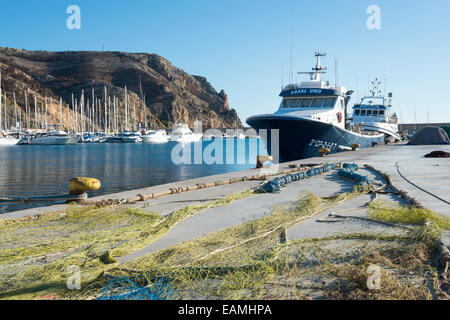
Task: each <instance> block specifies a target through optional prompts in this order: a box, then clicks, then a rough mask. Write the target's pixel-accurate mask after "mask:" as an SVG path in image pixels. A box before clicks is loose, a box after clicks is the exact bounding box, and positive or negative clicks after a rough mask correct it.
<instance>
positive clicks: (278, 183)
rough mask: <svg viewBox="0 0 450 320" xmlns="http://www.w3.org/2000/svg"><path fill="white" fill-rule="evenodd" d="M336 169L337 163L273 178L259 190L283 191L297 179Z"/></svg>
mask: <svg viewBox="0 0 450 320" xmlns="http://www.w3.org/2000/svg"><path fill="white" fill-rule="evenodd" d="M334 169H336V165H335V164H327V165H325V166H323V167H320V168H314V169H310V170H308V171H302V172H296V173H291V174H287V175H285V176H282V177H280V178H276V179H273V180H270V181H268V182H266V183H264V184H263V185H262V186H261V187H260V188H259V190H258V191H259V192H269V193H273V192H279V191H281V189H283V188H284V187H285V186H286V185H288V184H289V183H292V182H295V181H300V180H303V179H306V178H310V177H313V176H316V175H319V174H322V173H324V172H329V171H331V170H334Z"/></svg>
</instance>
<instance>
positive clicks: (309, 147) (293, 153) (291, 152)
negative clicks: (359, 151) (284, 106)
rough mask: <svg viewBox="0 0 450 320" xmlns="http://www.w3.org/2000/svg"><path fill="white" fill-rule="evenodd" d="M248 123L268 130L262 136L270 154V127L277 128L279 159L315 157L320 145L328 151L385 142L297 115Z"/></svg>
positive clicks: (284, 160) (264, 118) (252, 119)
mask: <svg viewBox="0 0 450 320" xmlns="http://www.w3.org/2000/svg"><path fill="white" fill-rule="evenodd" d="M247 123H248V124H249V125H250V126H251V127H252V128H254V129H255V130H257V131H259V130H260V129H267V130H268V131H267V137H266V136H265V135H261V138H262V139H263V140H264V144H265V145H266V147H267V151H268V152H269V154H271V129H278V130H279V156H280V162H288V161H294V160H299V159H306V158H312V157H317V156H318V155H319V149H320V148H323V147H325V148H328V149H330V150H331V153H336V152H340V151H342V148H340V147H347V148H348V147H351V146H352V145H353V144H359V145H360V146H361V148H368V147H371V146H372V143H373V142H376V143H378V144H384V136H383V135H377V136H373V137H371V136H361V135H357V134H353V133H351V132H349V131H347V130H343V129H341V128H338V127H336V126H333V125H331V124H327V123H322V122H317V121H310V120H306V119H298V118H281V117H252V118H249V119H248V120H247Z"/></svg>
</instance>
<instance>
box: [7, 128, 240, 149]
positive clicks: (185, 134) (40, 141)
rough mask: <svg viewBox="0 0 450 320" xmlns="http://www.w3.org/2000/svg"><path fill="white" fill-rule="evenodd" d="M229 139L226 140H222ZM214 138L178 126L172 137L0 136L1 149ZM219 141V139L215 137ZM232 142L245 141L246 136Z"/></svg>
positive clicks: (156, 132) (154, 134)
mask: <svg viewBox="0 0 450 320" xmlns="http://www.w3.org/2000/svg"><path fill="white" fill-rule="evenodd" d="M222 137H227V136H225V135H224V136H222ZM212 138H213V137H212V136H203V134H198V133H193V132H192V131H191V129H189V127H188V125H187V124H183V123H177V124H176V125H175V127H174V128H173V130H172V131H171V132H170V134H167V132H166V130H164V129H159V130H145V131H144V130H143V131H135V132H132V131H126V132H120V133H118V134H107V133H105V132H96V133H89V132H88V133H83V134H76V133H67V132H65V131H60V130H53V131H47V132H38V133H30V132H25V133H18V132H8V133H6V132H4V133H0V145H67V144H77V143H140V142H146V143H167V142H169V141H172V142H179V143H189V142H197V141H200V140H201V139H205V140H209V139H212ZM215 138H218V137H215ZM233 138H238V139H244V138H245V136H244V135H243V134H238V135H236V136H233Z"/></svg>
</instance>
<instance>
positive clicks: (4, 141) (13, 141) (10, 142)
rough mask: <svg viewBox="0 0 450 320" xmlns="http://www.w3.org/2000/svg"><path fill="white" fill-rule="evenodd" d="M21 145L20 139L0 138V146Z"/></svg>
mask: <svg viewBox="0 0 450 320" xmlns="http://www.w3.org/2000/svg"><path fill="white" fill-rule="evenodd" d="M18 143H19V139H14V138H0V146H14V145H16V144H18Z"/></svg>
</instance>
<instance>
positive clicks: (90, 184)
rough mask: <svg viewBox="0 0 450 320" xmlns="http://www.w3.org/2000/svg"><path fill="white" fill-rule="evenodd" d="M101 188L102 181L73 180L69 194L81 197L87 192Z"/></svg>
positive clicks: (78, 178) (81, 178)
mask: <svg viewBox="0 0 450 320" xmlns="http://www.w3.org/2000/svg"><path fill="white" fill-rule="evenodd" d="M101 186H102V184H101V182H100V180H98V179H95V178H84V177H77V178H72V179H71V180H70V183H69V194H71V195H80V194H83V193H85V192H86V191H93V190H98V189H100V187H101Z"/></svg>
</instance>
